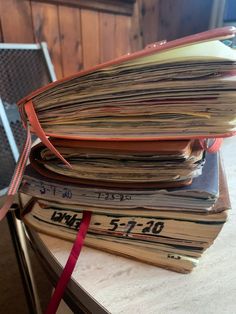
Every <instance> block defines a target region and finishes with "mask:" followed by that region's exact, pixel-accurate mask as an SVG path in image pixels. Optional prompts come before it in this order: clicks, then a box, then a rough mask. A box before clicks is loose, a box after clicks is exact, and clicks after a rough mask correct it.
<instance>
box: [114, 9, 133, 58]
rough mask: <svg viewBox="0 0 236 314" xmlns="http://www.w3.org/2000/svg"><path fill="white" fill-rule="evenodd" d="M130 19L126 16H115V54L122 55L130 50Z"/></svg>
mask: <svg viewBox="0 0 236 314" xmlns="http://www.w3.org/2000/svg"><path fill="white" fill-rule="evenodd" d="M130 30H131V21H130V19H129V18H128V17H127V16H122V15H116V17H115V55H116V57H119V56H122V55H124V54H127V53H129V52H131V47H130Z"/></svg>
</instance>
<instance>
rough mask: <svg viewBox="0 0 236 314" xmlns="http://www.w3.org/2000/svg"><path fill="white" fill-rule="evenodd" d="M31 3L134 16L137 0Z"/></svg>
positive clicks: (38, 0) (66, 0)
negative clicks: (134, 5) (134, 6)
mask: <svg viewBox="0 0 236 314" xmlns="http://www.w3.org/2000/svg"><path fill="white" fill-rule="evenodd" d="M31 1H37V2H46V3H51V4H60V5H62V4H63V5H66V6H72V7H77V8H81V9H89V10H95V11H103V12H109V13H119V14H123V15H132V14H133V4H134V2H135V0H31Z"/></svg>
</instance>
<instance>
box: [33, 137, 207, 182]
mask: <svg viewBox="0 0 236 314" xmlns="http://www.w3.org/2000/svg"><path fill="white" fill-rule="evenodd" d="M51 143H52V144H53V146H54V147H55V148H56V149H57V150H58V151H59V152H60V154H61V155H62V156H63V157H64V158H65V159H66V160H67V161H68V162H69V163H70V165H71V166H72V167H71V168H68V167H66V166H65V165H64V163H62V162H61V160H60V159H58V158H57V157H55V156H54V154H52V153H51V151H50V150H49V149H48V148H47V147H45V145H44V144H42V143H40V144H38V145H37V146H35V147H33V148H32V151H31V154H30V162H31V165H32V167H34V168H35V169H36V170H37V171H38V172H40V173H41V174H43V175H45V176H47V177H50V178H55V179H56V178H57V179H59V180H62V181H67V182H74V183H80V184H87V185H88V184H90V185H99V186H107V187H120V188H122V187H131V188H142V187H143V188H151V187H156V188H161V187H177V186H183V185H187V184H190V183H191V181H192V179H193V178H194V177H196V176H198V175H199V174H200V173H201V171H202V166H203V164H204V162H205V155H204V152H203V149H202V148H201V146H200V144H199V141H196V140H195V141H194V140H185V141H184V140H183V141H151V142H145V141H144V142H135V141H133V142H108V141H105V142H102V141H73V140H60V139H51Z"/></svg>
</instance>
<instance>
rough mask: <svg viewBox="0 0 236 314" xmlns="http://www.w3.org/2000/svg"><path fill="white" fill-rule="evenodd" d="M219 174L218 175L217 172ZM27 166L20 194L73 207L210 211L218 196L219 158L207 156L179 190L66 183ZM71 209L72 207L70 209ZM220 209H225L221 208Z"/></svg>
mask: <svg viewBox="0 0 236 314" xmlns="http://www.w3.org/2000/svg"><path fill="white" fill-rule="evenodd" d="M220 173H221V172H220ZM45 174H46V175H47V176H45V175H42V174H40V173H39V172H37V171H35V170H34V169H33V168H32V165H29V166H27V168H26V171H25V175H24V177H23V180H22V184H21V187H20V191H21V192H22V193H25V194H28V195H31V196H33V197H36V198H38V199H44V200H49V201H53V202H58V203H61V204H67V206H68V205H69V204H70V205H74V206H76V208H78V209H79V208H83V207H84V206H87V208H88V209H89V208H90V210H93V209H94V208H98V210H99V209H100V211H101V210H102V208H110V209H113V210H114V209H117V210H118V211H120V210H124V209H125V210H128V209H132V210H134V209H135V210H139V209H149V210H153V209H154V210H168V209H171V210H175V211H195V212H209V211H211V210H212V208H213V205H214V204H215V202H216V200H217V199H218V196H219V180H220V176H222V174H221V175H220V176H219V156H218V153H215V154H209V153H206V162H205V164H204V166H203V170H202V174H201V175H200V176H198V177H196V178H194V179H193V181H192V184H191V185H189V186H184V187H179V188H171V189H168V188H161V189H157V188H147V187H146V188H145V186H144V187H142V188H139V189H137V188H134V187H133V188H132V187H131V186H130V187H129V188H127V187H126V188H114V187H103V186H98V185H97V184H95V185H85V184H78V183H77V184H76V183H69V181H67V179H66V180H65V178H64V179H63V180H58V179H56V178H53V177H52V178H49V177H48V172H46V171H45ZM73 208H74V207H73ZM219 210H221V211H222V210H224V207H222V208H221V209H220V208H219Z"/></svg>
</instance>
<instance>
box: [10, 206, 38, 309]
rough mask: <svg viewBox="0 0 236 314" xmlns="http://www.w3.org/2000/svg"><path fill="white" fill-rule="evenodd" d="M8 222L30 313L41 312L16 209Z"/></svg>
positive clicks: (11, 212)
mask: <svg viewBox="0 0 236 314" xmlns="http://www.w3.org/2000/svg"><path fill="white" fill-rule="evenodd" d="M16 207H17V209H18V205H16ZM7 222H8V225H9V230H10V234H11V238H12V243H13V245H14V249H15V254H16V258H17V262H18V267H19V271H20V275H21V279H22V283H23V287H24V293H25V296H26V301H27V304H28V309H29V313H30V314H31V313H32V314H41V313H42V311H41V306H40V302H39V298H38V293H37V289H36V285H35V281H34V276H33V272H32V267H31V263H30V258H29V254H28V248H27V244H26V236H25V231H24V227H23V224H22V222H21V221H20V220H19V219H17V217H16V210H14V211H9V212H8V214H7Z"/></svg>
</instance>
